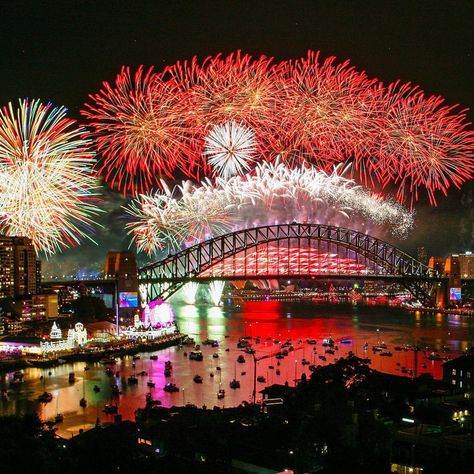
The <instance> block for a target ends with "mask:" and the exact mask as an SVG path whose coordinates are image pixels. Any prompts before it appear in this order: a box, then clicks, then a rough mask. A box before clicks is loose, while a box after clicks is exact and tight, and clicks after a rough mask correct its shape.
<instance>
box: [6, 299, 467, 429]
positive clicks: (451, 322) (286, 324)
mask: <svg viewBox="0 0 474 474" xmlns="http://www.w3.org/2000/svg"><path fill="white" fill-rule="evenodd" d="M174 310H175V314H176V320H177V323H178V325H179V328H180V329H181V331H182V332H183V333H186V334H189V336H191V337H193V338H194V339H195V340H196V343H200V342H202V341H204V340H205V339H206V338H209V339H213V340H217V341H218V343H219V347H211V346H209V345H203V344H201V350H202V352H203V361H195V360H189V359H188V357H187V356H185V355H184V353H185V352H187V353H188V355H189V352H190V351H191V350H192V347H186V346H185V347H183V348H179V347H172V348H169V349H164V350H161V351H157V352H155V353H141V354H139V355H140V359H137V360H135V361H134V360H133V358H132V356H125V357H123V358H122V359H117V363H116V364H115V365H114V366H112V371H113V374H112V375H107V374H106V372H105V368H106V367H105V366H104V365H102V364H100V363H95V364H89V370H84V367H85V366H86V364H85V363H84V362H76V363H73V364H64V365H61V366H58V367H54V368H51V369H38V368H28V369H25V370H24V375H25V377H24V383H23V384H21V385H19V386H18V387H15V388H11V387H9V378H11V376H12V374H2V375H1V377H0V387H1V388H2V389H8V391H9V400H5V399H2V400H1V401H0V412H1V414H2V415H20V414H23V413H27V412H34V411H36V412H38V413H39V415H40V416H41V418H42V419H44V420H48V419H54V417H55V415H56V414H57V413H62V414H63V415H64V417H65V419H64V422H63V423H61V424H59V425H58V432H59V434H61V435H63V436H65V437H71V436H73V435H75V434H77V433H78V432H79V430H80V429H81V428H83V429H87V428H89V427H91V426H93V425H94V424H95V422H96V420H97V418H99V419H100V421H101V422H105V421H112V420H113V415H106V414H105V413H103V411H102V410H103V407H104V404H106V403H110V402H113V403H116V404H117V405H118V410H119V414H120V415H122V417H123V418H124V419H133V418H134V413H135V410H136V409H137V408H140V407H143V406H144V405H145V400H146V395H147V393H149V392H151V396H152V398H153V399H155V400H160V401H161V403H162V405H163V406H173V405H183V404H186V403H193V404H195V405H197V406H203V405H206V406H207V407H209V408H212V407H213V406H215V405H217V406H220V407H228V406H236V405H238V404H240V403H242V402H243V401H247V402H249V401H251V399H252V392H253V387H254V377H253V374H254V356H253V355H251V354H246V353H244V352H243V351H242V350H241V349H238V348H237V342H238V340H239V338H241V337H251V338H253V339H252V340H251V342H252V343H253V348H254V349H256V353H255V358H256V359H257V362H256V367H257V375H258V376H262V377H264V378H265V382H257V384H256V391H257V399H259V398H261V395H260V394H259V391H260V390H262V389H264V388H265V386H267V385H271V384H274V383H280V384H284V383H285V382H288V383H289V385H294V383H295V380H297V379H300V378H301V375H302V374H303V373H306V374H307V375H308V376H309V374H310V370H309V368H308V365H302V360H303V359H306V360H308V361H309V362H310V363H311V364H316V365H318V364H329V363H331V362H333V361H334V360H335V359H336V358H339V357H342V356H345V355H347V354H348V353H349V351H352V352H353V353H354V354H356V355H357V356H359V357H364V358H369V359H371V361H372V363H371V365H372V367H373V368H374V369H377V370H381V371H384V372H389V373H392V374H398V375H406V376H410V375H415V374H418V375H419V374H422V373H425V372H429V373H431V374H432V375H433V376H434V377H436V378H441V377H442V368H441V364H442V363H443V361H442V360H430V359H429V358H428V356H430V355H432V353H434V354H439V355H440V358H444V357H456V356H458V355H460V354H461V353H462V351H464V350H465V349H466V348H467V347H468V346H469V345H470V344H471V343H472V341H473V340H474V319H472V318H469V317H467V316H460V315H446V314H423V315H421V314H418V313H409V312H405V311H402V310H400V309H395V308H386V307H352V306H350V305H347V306H329V305H327V306H326V305H325V306H322V305H315V304H311V303H281V302H271V301H270V302H248V303H244V304H243V305H242V307H240V308H238V309H233V310H231V309H224V308H221V307H210V306H184V305H181V306H175V307H174ZM257 336H260V343H259V344H255V338H256V337H257ZM328 337H331V338H332V339H334V340H335V341H336V345H337V346H338V350H336V351H335V353H334V354H333V355H332V354H326V353H325V350H326V349H327V348H324V347H322V344H321V343H322V340H323V339H324V338H328ZM288 339H291V342H292V346H293V348H294V350H293V351H291V350H290V352H289V354H288V356H287V357H285V358H284V359H277V358H276V357H275V354H276V353H277V352H278V351H279V350H281V349H280V345H281V344H282V343H284V342H285V341H287V340H288ZM308 339H315V340H317V344H316V345H313V344H310V343H308V342H307V340H308ZM341 339H344V343H342V342H341ZM275 341H279V344H278V343H276V342H275ZM299 341H301V342H299ZM338 341H339V342H338ZM366 342H367V344H368V350H367V351H364V344H365V343H366ZM381 344H385V345H386V346H387V350H388V351H390V352H391V353H392V356H381V355H380V352H376V353H374V352H372V347H373V346H376V345H381ZM404 345H418V346H419V347H420V349H421V350H420V351H419V352H418V353H417V354H416V353H415V352H414V351H412V350H406V351H405V350H395V347H403V346H404ZM215 353H217V354H218V357H213V355H214V354H215ZM151 355H156V356H157V360H152V359H150V356H151ZM239 355H243V356H244V359H245V362H243V363H238V362H237V358H238V356H239ZM265 356H267V357H265ZM319 356H323V357H325V358H326V361H323V360H321V358H320V357H319ZM262 357H264V358H262ZM260 358H262V359H261V360H260V361H258V359H260ZM415 359H417V360H415ZM168 360H169V361H171V363H172V366H173V370H172V373H171V376H169V377H165V375H164V368H165V362H166V361H168ZM278 364H279V365H278ZM219 368H220V370H219ZM277 370H278V371H279V375H277ZM71 372H74V374H75V381H74V382H73V383H69V381H68V375H69V373H71ZM117 372H119V377H116V373H117ZM141 372H146V373H147V375H142V376H140V375H138V374H139V373H141ZM211 374H213V376H211ZM130 375H136V376H137V378H138V384H136V385H131V386H130V385H128V384H127V383H123V382H122V378H123V377H124V378H125V379H126V378H128V377H129V376H130ZM195 375H201V376H202V378H203V383H202V384H198V383H195V382H194V381H193V377H194V376H195ZM234 377H235V378H236V379H237V380H239V381H240V388H239V389H235V390H234V389H231V388H230V387H229V382H230V381H231V380H232V379H233V378H234ZM149 380H151V381H153V382H154V383H155V387H154V388H150V387H148V385H147V382H148V381H149ZM169 382H171V383H175V384H176V385H177V386H178V387H179V391H178V392H175V393H167V392H165V391H164V390H163V388H164V386H165V384H166V383H169ZM113 384H116V385H118V389H119V390H120V391H121V394H120V395H118V396H115V397H114V396H113V395H112V389H111V386H112V385H113ZM94 386H97V387H99V388H100V391H98V392H96V391H94ZM219 389H224V390H225V397H224V398H222V399H217V392H218V391H219ZM44 391H48V392H51V393H52V394H53V400H52V401H51V402H50V403H46V404H44V403H39V402H38V401H37V397H38V396H39V395H40V394H41V393H42V392H44ZM82 397H85V398H86V399H87V407H86V408H81V407H80V405H79V401H80V399H81V398H82Z"/></svg>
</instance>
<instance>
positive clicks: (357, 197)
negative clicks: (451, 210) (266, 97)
mask: <svg viewBox="0 0 474 474" xmlns="http://www.w3.org/2000/svg"><path fill="white" fill-rule="evenodd" d="M340 171H341V169H340V168H336V169H335V170H334V171H333V172H332V173H331V174H328V173H325V172H322V171H318V170H316V169H315V168H312V167H301V168H294V169H290V168H288V167H287V166H286V165H285V164H283V163H278V162H277V163H275V164H271V163H263V164H260V165H258V166H257V168H256V169H255V172H254V174H253V175H247V176H233V177H231V178H228V179H225V178H222V177H221V178H217V179H216V180H215V182H212V181H210V180H205V181H203V182H202V183H201V184H200V185H199V186H196V185H193V184H192V183H190V182H189V181H187V182H185V183H183V184H182V185H181V186H178V187H176V188H175V189H174V190H173V191H169V190H168V189H167V192H165V193H164V194H163V193H159V192H158V193H155V194H152V195H141V196H139V198H137V199H135V200H134V201H132V203H131V204H130V205H129V206H128V207H126V208H125V210H126V212H127V213H128V214H129V215H130V216H131V217H132V222H130V223H129V224H128V229H129V233H130V234H131V235H132V240H133V241H134V242H135V243H136V245H137V247H138V249H139V250H142V251H146V252H147V253H149V254H154V253H156V252H157V251H159V250H162V249H163V248H165V247H167V246H169V247H171V248H173V249H175V250H178V249H180V248H182V246H183V245H185V244H186V243H194V242H196V241H201V240H203V239H205V238H208V237H211V236H217V235H221V234H222V233H224V232H226V231H228V230H231V229H232V230H237V229H239V228H241V227H243V226H248V225H249V222H248V219H247V216H251V219H253V221H252V222H250V224H253V225H257V224H262V225H264V224H268V223H269V219H274V220H277V221H280V222H281V221H283V222H284V221H291V220H293V219H294V218H295V216H297V217H298V218H299V219H301V220H308V221H309V222H318V221H323V222H325V223H330V222H331V221H332V220H334V219H335V217H338V218H339V219H340V220H343V221H344V222H347V221H349V220H353V219H354V218H356V217H358V216H362V217H363V218H364V219H367V220H369V221H370V222H372V223H373V224H375V225H387V224H388V225H389V226H390V229H391V231H392V232H393V233H394V234H396V235H398V236H403V235H404V234H406V233H407V232H408V230H409V229H410V228H411V227H412V226H413V220H414V213H413V212H412V211H408V210H406V209H405V208H404V207H403V206H401V205H400V204H398V203H396V202H393V201H390V200H384V199H382V198H381V197H380V196H377V195H375V194H373V193H370V192H369V191H368V190H367V189H365V188H363V187H362V186H359V185H356V184H355V183H354V181H352V180H350V179H347V178H344V177H343V176H341V175H340V174H339V172H340ZM342 171H344V170H342ZM258 216H261V218H260V219H261V220H260V221H258V222H255V219H257V220H258V219H259V217H258ZM157 241H158V243H157Z"/></svg>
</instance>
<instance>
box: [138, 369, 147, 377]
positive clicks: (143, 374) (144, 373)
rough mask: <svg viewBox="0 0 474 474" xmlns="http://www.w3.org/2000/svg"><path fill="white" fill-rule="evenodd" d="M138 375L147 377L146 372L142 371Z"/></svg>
mask: <svg viewBox="0 0 474 474" xmlns="http://www.w3.org/2000/svg"><path fill="white" fill-rule="evenodd" d="M138 375H140V377H145V375H148V372H146V371H145V370H142V371H141V372H138Z"/></svg>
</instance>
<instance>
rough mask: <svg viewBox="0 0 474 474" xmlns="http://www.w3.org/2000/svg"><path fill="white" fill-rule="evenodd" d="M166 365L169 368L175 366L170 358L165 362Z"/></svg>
mask: <svg viewBox="0 0 474 474" xmlns="http://www.w3.org/2000/svg"><path fill="white" fill-rule="evenodd" d="M165 367H167V368H169V369H172V368H173V364H172V363H171V361H170V360H167V361H166V362H165Z"/></svg>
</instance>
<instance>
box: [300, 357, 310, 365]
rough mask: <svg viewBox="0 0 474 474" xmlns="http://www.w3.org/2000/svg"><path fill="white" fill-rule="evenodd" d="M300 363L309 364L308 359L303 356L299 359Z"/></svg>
mask: <svg viewBox="0 0 474 474" xmlns="http://www.w3.org/2000/svg"><path fill="white" fill-rule="evenodd" d="M301 364H302V365H309V364H310V362H309V360H308V359H305V358H304V357H303V359H301Z"/></svg>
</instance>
